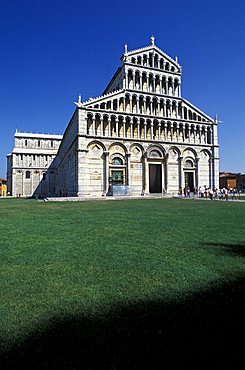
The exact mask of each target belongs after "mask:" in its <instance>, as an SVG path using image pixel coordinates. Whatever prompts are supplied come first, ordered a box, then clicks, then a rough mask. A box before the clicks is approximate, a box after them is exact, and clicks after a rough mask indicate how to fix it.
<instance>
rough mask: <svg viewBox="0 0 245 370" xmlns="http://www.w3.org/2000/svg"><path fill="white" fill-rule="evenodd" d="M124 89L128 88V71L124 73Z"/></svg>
mask: <svg viewBox="0 0 245 370" xmlns="http://www.w3.org/2000/svg"><path fill="white" fill-rule="evenodd" d="M125 89H128V72H126V73H125Z"/></svg>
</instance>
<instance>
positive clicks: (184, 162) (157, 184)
mask: <svg viewBox="0 0 245 370" xmlns="http://www.w3.org/2000/svg"><path fill="white" fill-rule="evenodd" d="M121 63H122V65H121V67H119V68H118V70H117V71H116V73H115V74H114V76H113V77H112V79H111V81H110V82H109V84H108V85H107V87H106V89H105V91H104V92H103V94H102V95H101V96H99V97H97V98H91V99H89V100H88V101H86V102H82V101H81V97H79V99H78V102H77V103H75V104H76V109H75V112H74V114H73V117H72V119H71V121H70V122H69V124H68V126H67V128H66V130H65V133H64V135H63V138H62V137H61V136H60V137H59V138H57V140H58V141H57V144H56V146H55V150H56V151H57V150H58V151H57V153H55V151H54V150H53V151H52V154H51V153H50V156H51V157H50V161H48V160H46V162H45V163H46V165H45V166H46V167H44V166H43V165H42V167H41V169H40V167H39V166H36V167H33V171H34V173H35V171H38V173H39V177H38V176H36V180H35V181H33V180H32V179H33V176H34V173H33V172H31V171H30V169H31V168H32V167H29V162H28V164H26V165H24V163H23V162H18V163H19V164H18V165H17V164H16V162H14V163H13V155H15V158H16V160H17V157H16V154H17V152H16V147H15V149H14V151H13V153H12V154H11V156H10V158H11V160H9V170H8V179H11V178H12V180H9V181H11V182H12V189H11V192H12V193H13V194H17V193H18V191H19V192H22V194H23V195H24V194H25V195H28V194H29V195H30V194H32V193H33V192H34V190H35V189H37V188H38V191H40V193H42V194H43V192H45V193H49V194H51V195H53V194H56V195H59V196H81V197H83V196H102V195H110V194H132V195H140V194H151V193H160V194H161V193H171V194H176V193H178V192H179V191H180V189H183V188H185V187H186V188H187V187H189V188H190V189H191V190H193V189H194V188H197V187H200V186H203V187H204V186H205V187H213V188H218V187H219V145H218V132H217V123H218V120H217V117H216V118H214V119H213V118H211V117H209V116H208V115H207V114H205V113H204V112H202V111H201V110H200V109H198V108H197V107H196V106H194V105H193V104H192V103H190V102H189V101H187V100H186V99H184V98H183V97H182V96H181V76H182V68H181V66H180V64H179V62H178V60H177V58H175V59H172V58H171V57H169V56H168V55H167V54H165V53H164V52H163V51H162V50H161V49H159V48H158V47H157V46H156V45H155V40H154V37H151V43H150V45H149V46H146V47H144V48H140V49H136V50H132V51H128V48H127V45H125V50H124V54H123V55H122V57H121ZM16 139H17V138H16ZM26 139H27V138H24V137H23V138H22V139H21V140H20V141H21V142H22V140H26ZM36 139H37V138H36ZM27 140H28V139H27ZM45 140H46V139H45ZM20 146H21V147H22V148H23V143H22V144H21V145H20ZM34 146H35V148H36V144H35V145H34ZM24 147H25V145H24ZM46 149H47V148H45V150H46ZM50 149H51V148H50ZM28 150H29V148H28ZM21 154H23V153H21V152H19V149H18V155H21ZM26 154H27V153H26ZM34 154H36V155H37V154H38V153H37V152H36V153H32V151H31V150H29V151H28V155H34ZM43 155H47V154H45V153H43ZM43 163H44V162H43ZM47 169H48V171H47ZM18 171H19V172H18ZM26 171H29V172H30V175H29V174H27V178H26ZM42 171H43V172H45V173H47V175H46V176H47V177H48V178H49V181H48V182H47V183H46V187H44V189H45V191H44V190H43V186H42V185H41V186H40V180H41V179H42ZM28 176H30V178H28ZM52 176H54V177H52ZM51 178H52V180H50V179H51ZM26 180H29V184H27V182H26ZM17 184H22V185H17ZM31 184H35V185H31ZM21 186H22V187H21ZM50 186H52V189H51V188H50ZM17 188H18V191H17ZM22 189H25V191H22Z"/></svg>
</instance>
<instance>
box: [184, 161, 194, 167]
mask: <svg viewBox="0 0 245 370" xmlns="http://www.w3.org/2000/svg"><path fill="white" fill-rule="evenodd" d="M185 167H187V168H192V167H193V162H192V161H191V160H190V159H187V160H186V161H185Z"/></svg>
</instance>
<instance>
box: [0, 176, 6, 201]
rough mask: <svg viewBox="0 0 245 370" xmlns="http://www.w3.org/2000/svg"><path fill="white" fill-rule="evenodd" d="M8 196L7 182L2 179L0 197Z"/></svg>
mask: <svg viewBox="0 0 245 370" xmlns="http://www.w3.org/2000/svg"><path fill="white" fill-rule="evenodd" d="M6 195H7V180H6V179H2V178H0V197H6Z"/></svg>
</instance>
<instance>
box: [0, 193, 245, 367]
mask: <svg viewBox="0 0 245 370" xmlns="http://www.w3.org/2000/svg"><path fill="white" fill-rule="evenodd" d="M0 210H1V216H2V217H1V225H0V232H1V239H0V243H1V249H0V253H1V257H0V264H1V269H0V273H1V280H0V284H1V290H0V292H1V316H0V329H1V349H2V353H3V358H4V360H5V361H6V363H11V361H13V359H15V360H16V359H18V361H21V360H23V361H26V362H24V363H25V364H26V363H27V364H28V358H29V357H30V356H33V352H35V351H36V352H35V356H34V357H35V359H36V361H37V363H39V364H40V358H43V357H45V356H46V360H45V361H47V363H48V361H51V362H50V363H52V366H51V365H50V364H49V366H48V368H56V366H57V368H59V366H60V367H64V368H81V367H80V366H81V364H83V365H84V367H83V368H97V369H102V368H105V369H114V368H115V369H118V368H120V369H121V368H122V369H127V368H129V369H130V368H132V369H133V368H142V367H140V365H139V357H140V353H141V358H144V357H142V353H144V354H145V353H146V349H145V342H144V341H143V339H142V340H141V338H144V333H145V330H146V331H147V333H148V335H149V336H150V339H149V341H150V343H151V345H152V348H158V347H157V345H158V344H159V343H161V339H160V337H159V338H158V337H157V335H156V336H155V334H154V333H155V332H154V333H153V332H152V330H153V329H152V328H154V327H155V325H156V326H157V325H159V327H161V329H159V330H158V329H156V330H158V331H159V333H162V332H163V331H164V325H165V324H166V321H168V320H169V323H170V322H171V330H170V329H169V328H170V326H169V327H168V325H167V324H166V325H167V326H166V327H167V328H168V329H166V333H168V336H167V339H168V340H167V343H170V342H171V339H169V338H172V334H170V333H172V332H173V333H174V332H175V330H176V333H179V335H182V334H183V333H182V329H183V330H189V329H190V322H192V318H193V317H196V321H197V322H198V323H199V322H200V321H202V322H203V323H202V327H201V329H200V330H206V329H205V320H208V318H209V315H210V317H211V312H212V315H213V314H215V318H216V316H217V312H219V310H221V311H222V310H224V311H225V308H224V309H222V307H226V305H227V307H228V308H227V310H232V315H231V312H230V311H229V315H228V316H226V315H227V310H226V312H223V311H222V312H221V316H222V315H224V317H223V316H222V317H223V319H224V320H225V321H227V319H230V318H231V317H230V316H232V317H233V316H234V317H233V318H234V319H235V320H236V316H237V317H239V318H240V316H239V315H240V314H241V312H242V309H241V307H242V300H239V295H238V297H237V295H236V291H238V290H239V289H240V288H241V286H242V284H243V276H244V267H245V265H244V249H245V203H238V202H211V201H194V200H181V199H155V200H153V199H152V200H145V199H144V200H143V199H142V200H124V201H115V200H113V201H89V202H60V203H53V202H40V201H35V200H24V199H6V200H3V199H1V201H0ZM243 286H244V285H243ZM227 292H228V293H227ZM230 292H231V293H230ZM230 294H231V295H230ZM232 294H235V297H236V298H234V296H233V295H232ZM240 294H241V292H240ZM204 297H206V298H204ZM217 297H218V298H217ZM237 298H238V300H237ZM217 299H218V301H217V302H216V300H217ZM235 299H236V301H234V300H235ZM221 301H222V305H221ZM234 304H235V306H236V308H234V307H233V306H234ZM170 307H171V309H170ZM203 307H205V309H204V308H203ZM210 307H211V308H210ZM237 307H238V312H236V311H233V309H237ZM187 308H188V309H187ZM203 310H204V311H203ZM163 312H164V316H162V315H163V314H162V313H163ZM156 313H157V314H156ZM167 313H168V314H167ZM184 313H185V314H184ZM190 313H192V314H191V315H190V317H189V314H190ZM155 315H159V316H156V317H155ZM181 315H184V316H183V317H182V316H181ZM195 315H197V316H195ZM205 315H206V316H205ZM153 317H154V320H153V319H152V318H153ZM166 317H169V319H167V320H166ZM181 317H182V319H181ZM186 317H188V319H187V318H186ZM212 317H213V316H212ZM119 318H120V319H119ZM133 318H134V320H133ZM233 318H232V320H233ZM151 319H152V320H153V322H151ZM175 320H176V321H175ZM150 322H151V324H149V323H150ZM157 322H158V324H156V323H157ZM183 322H185V325H186V327H184V328H182V325H183ZM67 323H69V324H67ZM122 323H123V324H122ZM160 323H161V324H160ZM233 324H234V323H233ZM67 325H68V326H67ZM135 325H136V326H135ZM137 325H138V326H137ZM169 325H170V324H169ZM214 325H216V324H215V323H214ZM222 325H223V324H222ZM222 325H221V324H220V327H222ZM175 326H176V327H175ZM233 326H234V325H233ZM180 327H181V328H182V329H179V328H180ZM61 328H62V329H61ZM64 328H66V329H64ZM72 328H73V329H72ZM105 328H106V329H105ZM115 328H117V329H115ZM133 328H134V329H133ZM147 328H148V329H147ZM150 328H151V329H150ZM188 328H189V329H188ZM191 328H192V329H191V330H194V325H193V327H192V324H191ZM200 330H199V332H200ZM71 332H72V333H73V334H72V335H71ZM57 333H58V334H57ZM74 333H75V334H74ZM81 333H83V334H81ZM91 333H94V334H93V338H92V334H91ZM105 333H107V334H105ZM149 333H150V334H149ZM180 333H182V334H180ZM74 335H75V337H74ZM81 335H82V338H81ZM159 335H160V334H159ZM166 335H167V334H166ZM176 335H177V334H176ZM54 338H56V339H55V340H56V341H57V340H58V342H59V340H60V338H62V340H60V342H59V350H58V349H57V348H56V347H53V346H54V344H53V343H54V341H55V340H54ZM57 338H58V339H57ZM71 338H72V343H73V349H71V345H69V343H71ZM91 338H92V339H91ZM122 338H123V339H122ZM131 338H134V343H135V342H137V340H136V339H137V338H138V343H139V344H138V346H137V347H136V349H135V350H134V351H132V353H131V352H130V350H131V347H130V346H129V348H127V350H128V351H129V353H131V355H129V358H130V361H131V362H130V363H131V365H128V366H129V367H127V361H129V359H128V357H127V360H126V357H125V358H124V357H123V353H124V349H123V348H125V346H126V343H127V344H128V343H131V342H130V341H131V340H132V339H131ZM157 338H158V339H159V340H158V339H157ZM221 338H222V335H221V337H220V338H218V340H220V339H221ZM165 339H166V337H165ZM188 340H191V339H190V338H189V337H188ZM78 341H80V343H86V345H84V346H85V347H83V349H82V348H80V347H79V349H78V347H77V343H78ZM32 343H35V350H34V349H33V348H34V347H33V346H34V345H33V344H32ZM40 343H41V345H40ZM61 343H62V345H61ZM88 343H89V344H88ZM113 343H117V345H115V347H116V349H115V348H114V347H113V348H114V349H113V348H112V347H110V346H113ZM156 343H157V344H156ZM173 343H174V345H173V346H174V347H175V348H176V347H178V344H176V339H175V340H174V342H173ZM193 343H195V340H193ZM105 345H106V348H110V351H109V352H110V353H109V354H107V355H105V352H106V351H107V350H106V349H105V350H104V352H103V353H104V356H105V359H104V361H105V364H104V363H103V361H102V362H101V360H100V364H101V365H100V366H99V367H98V362H97V361H98V358H100V356H101V348H105ZM91 346H93V348H94V351H95V353H94V354H92V351H91ZM132 346H133V344H132ZM39 347H40V348H39ZM51 347H52V351H51V352H52V355H51V354H50V353H49V355H47V351H48V350H49V348H51ZM64 348H65V349H64ZM74 348H76V351H75V350H74ZM147 348H149V343H148V347H147ZM61 349H62V350H61ZM74 351H75V352H74ZM82 351H83V352H82ZM96 351H97V352H96ZM137 351H138V352H139V353H138V352H137ZM171 351H172V352H171ZM174 352H175V350H173V348H172V347H171V348H170V349H168V351H167V352H166V353H167V354H169V353H170V354H172V353H174ZM30 353H32V355H30ZM64 353H65V355H64ZM71 353H72V356H73V360H74V362H72V363H71V362H69V361H71V359H70V357H71ZM81 353H83V354H84V357H82V358H81V357H80V354H81ZM181 353H182V352H181ZM185 353H186V351H185ZM40 354H41V355H40ZM167 354H166V356H167ZM69 356H70V357H69ZM86 356H87V357H86ZM96 356H97V357H96ZM156 356H157V354H156ZM173 356H174V355H173ZM182 356H183V358H184V356H185V355H183V354H182ZM75 357H76V360H75ZM95 357H96V359H95ZM170 357H171V356H170ZM47 358H48V359H49V360H47ZM37 359H38V360H37ZM32 361H33V359H32ZM86 361H87V362H86ZM94 361H95V362H94ZM166 361H167V360H166ZM187 362H188V361H187ZM33 363H34V364H35V361H34V362H33ZM41 363H42V362H41ZM42 364H43V363H42ZM45 364H46V362H45ZM57 364H58V365H59V366H58V365H57ZM88 364H90V367H89V365H88ZM102 364H104V365H103V366H105V367H103V366H102ZM118 364H121V367H120V365H118ZM132 364H134V366H135V367H134V366H133V365H132ZM85 365H86V366H85ZM45 366H46V365H45ZM45 366H44V364H43V367H42V366H41V367H40V368H46V367H45ZM93 366H94V367H93ZM130 366H132V367H130ZM137 366H138V367H137ZM35 368H36V367H35ZM155 368H156V367H155ZM169 368H170V367H169ZM176 368H177V367H176ZM196 368H199V367H196ZM200 368H201V367H200ZM216 368H219V367H216ZM152 369H154V367H153V368H152Z"/></svg>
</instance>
